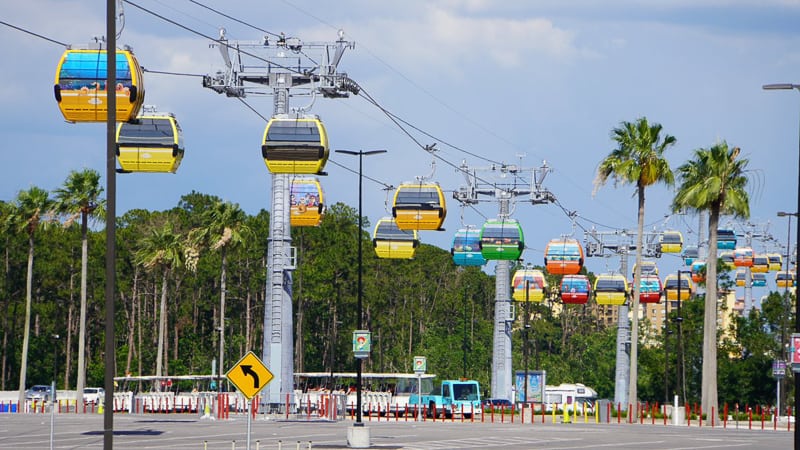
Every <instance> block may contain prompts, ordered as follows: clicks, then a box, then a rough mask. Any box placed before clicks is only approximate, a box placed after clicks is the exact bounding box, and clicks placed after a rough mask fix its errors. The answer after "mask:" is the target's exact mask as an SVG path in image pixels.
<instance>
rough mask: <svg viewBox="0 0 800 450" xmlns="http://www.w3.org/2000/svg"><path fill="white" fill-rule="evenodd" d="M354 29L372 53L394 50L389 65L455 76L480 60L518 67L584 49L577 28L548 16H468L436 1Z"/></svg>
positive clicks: (567, 57)
mask: <svg viewBox="0 0 800 450" xmlns="http://www.w3.org/2000/svg"><path fill="white" fill-rule="evenodd" d="M353 34H354V35H355V37H356V39H357V40H360V41H363V42H364V45H366V46H368V47H369V48H370V49H371V50H372V51H373V52H376V53H379V54H381V55H391V57H390V58H387V60H388V61H389V63H390V64H392V65H394V66H395V67H403V68H404V70H413V71H414V72H415V73H423V72H431V71H434V72H438V73H441V72H442V71H444V72H445V73H447V74H450V75H452V74H453V73H459V72H460V70H462V69H463V67H464V64H475V63H485V64H486V65H487V67H488V66H491V65H499V66H500V68H501V69H513V68H518V67H520V66H522V65H524V64H531V63H535V61H536V60H537V59H542V58H547V59H555V60H561V61H567V60H570V59H572V58H575V57H576V56H579V55H580V54H581V53H582V50H581V49H579V48H577V47H576V46H575V32H573V31H570V30H567V29H565V28H561V27H558V26H556V25H555V24H554V23H553V22H552V21H550V20H548V19H545V18H541V17H522V18H506V17H497V16H483V17H478V16H467V15H463V14H460V13H459V12H457V11H455V10H450V9H445V8H442V7H437V6H428V7H426V8H423V9H422V10H421V11H420V13H419V14H417V15H416V17H403V18H387V17H383V18H377V19H374V20H371V21H370V22H369V23H367V24H366V25H363V27H362V28H360V29H359V28H357V27H356V29H355V30H354V31H353ZM487 70H488V69H487Z"/></svg>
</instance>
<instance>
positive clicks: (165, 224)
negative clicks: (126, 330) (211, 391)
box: [134, 215, 184, 388]
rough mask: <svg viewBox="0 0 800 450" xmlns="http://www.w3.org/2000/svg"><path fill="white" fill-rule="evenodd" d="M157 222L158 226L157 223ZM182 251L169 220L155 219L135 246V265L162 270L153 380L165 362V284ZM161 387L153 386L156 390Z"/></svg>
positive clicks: (181, 243) (176, 265)
mask: <svg viewBox="0 0 800 450" xmlns="http://www.w3.org/2000/svg"><path fill="white" fill-rule="evenodd" d="M159 221H160V223H158V222H159ZM183 250H184V239H183V237H182V236H181V234H180V233H178V232H176V231H175V224H174V222H173V219H172V217H170V216H168V215H162V216H160V217H158V216H156V217H155V218H154V219H153V222H152V223H151V226H150V229H149V230H148V231H147V232H146V233H145V235H144V236H143V237H142V239H141V240H140V241H139V243H138V250H137V251H136V254H135V256H134V258H135V260H136V263H137V264H140V265H142V266H144V268H145V269H147V270H157V269H161V305H160V311H159V319H158V349H157V352H158V353H157V356H156V376H157V377H160V376H161V375H162V373H161V372H162V370H161V368H162V365H163V358H164V336H165V335H166V332H167V282H168V280H169V276H170V272H171V271H172V269H173V268H176V267H179V266H180V264H181V261H182V255H183ZM159 386H160V383H156V388H158V387H159Z"/></svg>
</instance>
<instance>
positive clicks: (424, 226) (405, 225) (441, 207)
mask: <svg viewBox="0 0 800 450" xmlns="http://www.w3.org/2000/svg"><path fill="white" fill-rule="evenodd" d="M392 216H394V218H395V221H397V226H398V227H399V228H400V229H401V230H441V229H442V223H443V222H444V218H445V217H446V216H447V206H446V205H445V200H444V194H443V193H442V188H441V187H439V183H423V182H419V183H403V184H401V185H400V186H399V187H398V188H397V191H395V193H394V204H393V206H392Z"/></svg>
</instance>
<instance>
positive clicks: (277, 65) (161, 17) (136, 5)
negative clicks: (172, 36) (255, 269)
mask: <svg viewBox="0 0 800 450" xmlns="http://www.w3.org/2000/svg"><path fill="white" fill-rule="evenodd" d="M123 1H124V2H125V3H127V4H129V5H131V6H134V7H136V8H139V9H140V10H142V11H144V12H146V13H148V14H150V15H152V16H155V17H158V18H159V19H161V20H163V21H165V22H168V23H171V24H172V25H175V26H176V27H179V28H182V29H184V30H186V31H188V32H190V33H193V34H196V35H198V36H200V37H203V38H206V39H208V40H210V41H213V42H215V43H216V44H218V45H222V46H225V47H226V48H229V49H233V50H236V51H238V52H239V53H242V54H244V55H247V56H250V57H252V58H255V59H257V60H259V61H263V62H265V63H270V64H272V65H273V66H275V67H279V68H281V69H284V70H286V71H288V72H292V73H296V74H300V75H304V73H302V72H301V71H299V70H297V69H293V68H291V67H288V66H284V65H281V64H278V63H276V62H274V61H268V60H267V59H265V58H262V57H260V56H258V55H255V54H252V53H250V52H247V51H245V50H242V49H235V48H233V46H231V45H230V44H228V43H227V42H226V41H224V40H222V39H215V38H212V37H211V36H209V35H207V34H204V33H201V32H199V31H197V30H194V29H192V28H189V27H187V26H186V25H183V24H181V23H179V22H176V21H174V20H172V19H170V18H168V17H165V16H163V15H161V14H158V13H157V12H154V11H151V10H149V9H147V8H145V7H143V6H140V5H138V4H136V3H134V2H132V1H131V0H123Z"/></svg>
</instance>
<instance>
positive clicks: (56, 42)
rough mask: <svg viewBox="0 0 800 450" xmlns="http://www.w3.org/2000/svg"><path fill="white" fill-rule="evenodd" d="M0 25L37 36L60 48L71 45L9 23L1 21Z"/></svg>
mask: <svg viewBox="0 0 800 450" xmlns="http://www.w3.org/2000/svg"><path fill="white" fill-rule="evenodd" d="M0 24H3V25H5V26H7V27H10V28H14V29H15V30H18V31H22V32H23V33H28V34H30V35H31V36H36V37H38V38H39V39H44V40H45V41H49V42H52V43H54V44H58V45H60V46H62V47H67V46H68V45H69V44H65V43H63V42H61V41H57V40H55V39H51V38H49V37H47V36H43V35H41V34H38V33H34V32H33V31H30V30H26V29H25V28H21V27H18V26H16V25H11V24H10V23H8V22H3V21H2V20H0Z"/></svg>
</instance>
